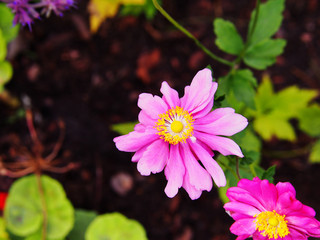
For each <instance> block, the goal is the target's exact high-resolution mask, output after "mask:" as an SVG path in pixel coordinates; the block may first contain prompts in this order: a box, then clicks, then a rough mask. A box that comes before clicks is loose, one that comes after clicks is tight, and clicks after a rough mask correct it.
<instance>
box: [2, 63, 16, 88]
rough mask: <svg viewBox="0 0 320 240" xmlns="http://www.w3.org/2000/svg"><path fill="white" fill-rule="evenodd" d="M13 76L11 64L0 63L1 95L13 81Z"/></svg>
mask: <svg viewBox="0 0 320 240" xmlns="http://www.w3.org/2000/svg"><path fill="white" fill-rule="evenodd" d="M12 74H13V70H12V66H11V64H10V63H9V62H7V61H3V62H1V61H0V93H1V92H2V91H3V87H4V85H5V84H6V83H7V82H8V81H9V80H10V79H11V77H12Z"/></svg>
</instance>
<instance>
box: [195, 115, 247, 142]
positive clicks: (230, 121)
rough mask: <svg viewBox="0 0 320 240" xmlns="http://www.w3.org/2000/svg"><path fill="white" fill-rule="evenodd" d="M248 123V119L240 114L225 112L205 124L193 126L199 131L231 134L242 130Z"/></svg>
mask: <svg viewBox="0 0 320 240" xmlns="http://www.w3.org/2000/svg"><path fill="white" fill-rule="evenodd" d="M247 125H248V120H247V119H246V118H245V117H243V116H242V115H240V114H237V113H232V114H226V115H224V116H222V117H220V118H219V119H217V120H215V121H212V122H210V123H207V124H199V123H196V124H194V128H195V130H197V131H200V132H210V130H211V132H210V133H211V134H214V135H224V136H232V135H234V134H236V133H238V132H240V131H242V130H243V129H244V128H245V127H246V126H247ZM212 129H213V130H212Z"/></svg>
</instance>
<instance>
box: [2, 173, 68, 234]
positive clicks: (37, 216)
mask: <svg viewBox="0 0 320 240" xmlns="http://www.w3.org/2000/svg"><path fill="white" fill-rule="evenodd" d="M41 183H42V187H43V191H44V197H45V201H46V209H47V238H48V239H63V238H64V237H65V236H66V235H67V234H68V233H69V231H70V230H71V228H72V226H73V223H74V209H73V207H72V205H71V203H70V202H69V200H68V199H67V198H66V195H65V192H64V190H63V187H62V186H61V184H60V183H59V182H57V181H56V180H54V179H52V178H50V177H48V176H41ZM42 209H43V207H42V204H41V201H40V195H39V190H38V184H37V179H36V176H34V175H30V176H27V177H23V178H21V179H19V180H17V181H16V182H15V183H14V184H13V185H12V187H11V189H10V192H9V197H8V199H7V202H6V207H5V212H4V215H5V220H6V224H7V227H8V229H9V230H10V231H11V232H12V233H13V234H15V235H17V236H29V235H35V234H37V232H38V231H40V229H41V228H42V225H43V210H42Z"/></svg>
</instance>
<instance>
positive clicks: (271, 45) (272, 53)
mask: <svg viewBox="0 0 320 240" xmlns="http://www.w3.org/2000/svg"><path fill="white" fill-rule="evenodd" d="M285 45H286V41H285V40H284V39H266V40H264V41H261V42H259V43H258V44H256V45H254V46H253V47H251V48H249V49H248V50H247V51H246V53H245V56H244V62H245V63H246V64H247V65H248V66H250V67H253V68H255V69H259V70H263V69H266V68H267V67H268V66H271V65H272V64H274V63H275V62H276V57H277V56H279V55H280V54H282V52H283V49H284V47H285Z"/></svg>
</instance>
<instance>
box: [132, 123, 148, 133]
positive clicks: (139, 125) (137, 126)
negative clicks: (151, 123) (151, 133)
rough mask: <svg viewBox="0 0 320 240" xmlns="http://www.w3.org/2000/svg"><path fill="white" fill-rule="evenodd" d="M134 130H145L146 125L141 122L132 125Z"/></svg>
mask: <svg viewBox="0 0 320 240" xmlns="http://www.w3.org/2000/svg"><path fill="white" fill-rule="evenodd" d="M134 131H136V132H145V131H146V126H145V125H143V124H141V123H138V124H136V125H135V126H134Z"/></svg>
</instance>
